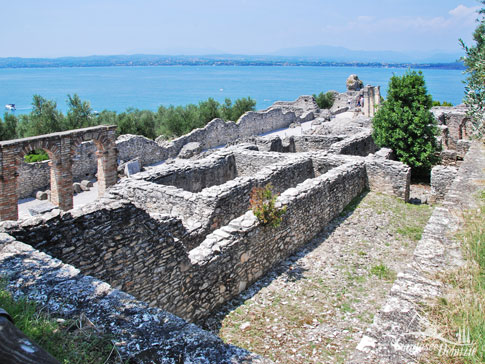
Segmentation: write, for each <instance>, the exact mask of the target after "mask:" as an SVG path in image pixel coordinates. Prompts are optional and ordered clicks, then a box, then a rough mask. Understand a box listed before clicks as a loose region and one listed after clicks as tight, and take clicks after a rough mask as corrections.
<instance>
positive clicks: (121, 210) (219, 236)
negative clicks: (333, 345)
mask: <svg viewBox="0 0 485 364" xmlns="http://www.w3.org/2000/svg"><path fill="white" fill-rule="evenodd" d="M311 167H312V164H311V160H309V159H307V161H305V160H301V163H295V161H290V163H287V166H286V168H283V166H280V167H277V166H271V165H270V166H268V167H267V168H268V171H267V172H266V173H269V174H267V175H266V176H265V175H264V174H261V175H260V176H259V177H257V178H254V182H250V183H256V182H258V183H261V182H263V181H264V183H265V182H269V181H271V182H273V183H274V184H275V185H276V186H277V187H276V188H277V190H280V191H281V190H284V192H283V193H282V194H281V196H280V198H279V201H280V202H281V203H283V204H285V205H287V206H288V212H287V214H286V215H285V218H284V221H283V224H282V225H281V227H280V228H277V229H272V228H268V227H265V226H261V225H260V224H259V223H258V222H257V221H256V220H255V218H254V215H252V213H251V212H250V213H248V214H244V212H245V211H247V208H248V207H247V206H248V205H247V199H248V191H249V187H250V186H251V184H247V185H244V184H242V186H241V185H240V184H238V183H236V182H235V181H229V182H227V183H226V184H225V186H224V185H222V186H213V187H211V188H212V189H214V188H216V190H214V191H207V190H210V189H211V188H209V189H206V190H205V191H203V192H202V193H204V192H206V191H207V192H206V194H205V196H206V198H208V197H209V196H211V195H212V196H213V197H217V198H218V199H216V200H215V202H214V204H213V207H214V208H215V209H214V211H215V212H216V215H217V216H222V217H223V220H222V221H221V222H219V223H218V225H224V224H226V222H227V221H228V219H227V218H225V216H230V215H229V212H231V211H230V210H232V213H233V214H236V215H238V214H244V215H243V216H242V217H238V218H236V219H234V220H232V221H229V222H228V224H227V225H225V227H222V228H221V229H218V230H215V231H213V233H211V234H209V235H208V236H207V237H205V238H204V240H203V241H202V243H200V244H198V246H197V247H196V248H194V249H193V250H192V251H190V252H187V249H188V248H189V245H190V244H189V243H187V242H185V241H184V238H185V237H186V236H187V235H186V231H185V227H183V226H182V223H181V220H180V219H178V218H175V217H165V218H163V217H161V216H160V215H159V214H157V213H155V211H156V210H157V209H156V206H152V207H153V209H152V210H150V211H145V210H143V209H140V208H138V207H136V206H134V204H131V203H129V202H127V201H126V200H123V199H119V200H117V199H116V198H120V197H121V196H117V197H116V196H114V195H111V196H109V198H108V197H106V198H104V199H102V200H100V201H99V202H97V203H93V204H90V205H88V206H86V207H84V208H82V209H80V210H73V211H72V212H66V213H60V212H57V215H56V214H55V213H53V214H52V215H46V216H44V217H42V218H41V217H39V218H33V219H30V220H28V221H27V222H24V223H23V224H22V225H19V224H18V223H4V224H3V225H2V229H4V230H5V231H6V232H9V233H10V234H12V235H13V236H15V237H16V239H18V240H21V241H24V242H27V243H29V244H32V245H34V246H35V247H37V248H39V249H41V250H43V251H45V252H48V253H50V254H52V255H54V256H57V257H62V259H63V261H64V262H66V263H72V264H74V265H76V266H77V267H78V268H80V269H81V271H82V272H83V273H86V274H92V275H94V276H95V277H97V278H99V279H103V280H106V281H108V282H111V283H112V284H113V285H115V286H118V287H120V288H122V289H123V290H125V291H127V292H128V293H131V294H134V295H136V296H137V297H139V298H140V299H143V300H145V301H148V302H149V303H150V304H152V305H157V306H158V307H162V308H164V309H167V310H168V311H170V312H172V313H175V314H177V315H180V316H182V317H184V318H186V319H189V320H197V319H200V318H203V317H205V316H207V315H208V314H209V313H210V312H211V311H212V310H213V309H215V308H216V307H217V306H218V305H220V304H222V303H223V302H224V301H226V300H228V299H230V298H231V297H233V296H234V295H236V294H238V293H239V292H241V290H243V289H245V288H246V287H247V286H248V284H250V283H251V282H253V281H254V280H256V279H257V278H258V277H260V276H261V275H262V274H263V273H264V272H266V271H267V270H268V269H270V268H271V267H272V266H273V264H276V263H277V262H278V261H280V260H281V259H283V258H284V257H286V256H287V255H289V254H291V253H292V252H293V251H294V250H295V249H297V248H298V247H300V246H302V245H303V244H304V243H305V242H306V241H308V240H309V239H311V237H312V236H313V235H314V234H316V233H317V232H318V231H319V230H320V229H321V228H322V227H323V226H325V224H327V223H328V222H329V221H330V220H331V219H332V218H333V217H335V216H336V215H337V214H338V213H340V211H342V209H343V208H344V207H345V206H346V204H348V203H349V202H350V200H352V198H354V197H355V196H356V195H358V194H359V193H360V192H361V191H362V190H363V189H364V188H365V185H366V178H365V165H364V162H362V161H358V162H350V163H346V164H344V165H341V166H339V167H336V168H334V169H331V170H330V171H328V172H327V173H325V174H323V175H321V176H319V177H317V178H310V179H307V178H308V174H311V173H313V171H312V168H311ZM302 168H303V169H302ZM304 170H306V171H307V172H302V171H304ZM305 173H306V174H307V175H305ZM310 177H311V176H310ZM244 178H246V179H248V177H244ZM298 178H299V179H298ZM299 181H304V182H302V183H300V184H298V185H296V183H298V182H299ZM147 183H148V182H147ZM292 186H296V187H292ZM166 187H171V186H166ZM171 188H173V187H171ZM223 189H226V190H225V191H226V194H225V193H224V192H223ZM241 191H242V192H241ZM183 193H189V192H186V191H183ZM235 194H238V195H239V196H241V198H240V199H239V201H242V200H243V199H244V200H245V201H244V203H242V202H237V200H238V199H237V198H235ZM133 196H134V198H135V200H138V197H137V195H133ZM138 196H142V194H140V195H138ZM148 197H149V198H152V197H153V196H148ZM235 201H236V202H235ZM234 204H236V205H238V207H237V208H239V209H240V211H234V210H235V209H236V207H235V205H234ZM224 206H226V208H228V210H227V212H226V210H224ZM161 212H165V211H161ZM197 212H198V211H194V215H195V214H196V213H197ZM249 222H250V223H249ZM173 236H178V237H179V238H178V239H177V240H174V239H173ZM222 287H224V288H222Z"/></svg>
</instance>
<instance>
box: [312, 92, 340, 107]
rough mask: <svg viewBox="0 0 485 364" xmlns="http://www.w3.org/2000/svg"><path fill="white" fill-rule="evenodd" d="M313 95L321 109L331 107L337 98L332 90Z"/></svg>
mask: <svg viewBox="0 0 485 364" xmlns="http://www.w3.org/2000/svg"><path fill="white" fill-rule="evenodd" d="M313 97H314V99H315V101H316V102H317V105H318V107H319V108H320V109H330V108H331V107H332V105H333V102H334V100H335V94H334V93H333V92H332V91H328V92H326V93H323V92H320V93H319V94H318V95H315V94H313Z"/></svg>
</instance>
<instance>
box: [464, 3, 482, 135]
mask: <svg viewBox="0 0 485 364" xmlns="http://www.w3.org/2000/svg"><path fill="white" fill-rule="evenodd" d="M480 2H481V3H482V4H483V5H485V0H481V1H480ZM478 13H479V18H478V19H477V21H478V23H479V24H478V26H477V28H476V29H475V32H474V33H473V40H474V41H475V45H474V46H471V47H467V46H466V45H465V43H464V42H463V40H461V39H460V43H461V45H462V47H463V49H464V50H465V53H466V55H465V57H463V61H464V63H465V66H466V67H467V69H466V71H465V72H466V73H467V74H468V77H467V79H466V82H465V84H466V85H465V100H464V101H465V104H466V105H467V106H468V107H469V115H470V116H471V119H472V125H473V134H474V135H475V136H476V137H479V138H481V137H483V136H485V16H484V15H485V8H482V9H480V11H479V12H478Z"/></svg>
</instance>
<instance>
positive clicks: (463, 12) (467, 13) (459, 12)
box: [448, 4, 480, 19]
mask: <svg viewBox="0 0 485 364" xmlns="http://www.w3.org/2000/svg"><path fill="white" fill-rule="evenodd" d="M478 9H480V7H479V6H472V7H466V6H465V5H463V4H460V5H458V6H457V7H456V8H454V9H453V10H450V11H449V12H448V13H449V14H450V15H451V16H455V17H458V18H469V17H472V18H473V19H475V18H476V17H477V10H478Z"/></svg>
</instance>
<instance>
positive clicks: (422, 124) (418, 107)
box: [373, 71, 437, 172]
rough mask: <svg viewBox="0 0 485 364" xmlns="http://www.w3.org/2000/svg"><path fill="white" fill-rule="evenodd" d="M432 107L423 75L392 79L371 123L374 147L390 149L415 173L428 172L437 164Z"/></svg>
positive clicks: (409, 74) (407, 73)
mask: <svg viewBox="0 0 485 364" xmlns="http://www.w3.org/2000/svg"><path fill="white" fill-rule="evenodd" d="M431 106H432V99H431V96H430V95H428V93H427V90H426V85H425V82H424V77H423V75H422V73H421V72H419V73H418V72H416V71H407V72H406V74H404V75H403V76H401V77H399V76H392V77H391V80H390V81H389V90H388V93H387V99H386V100H385V101H384V102H383V103H382V104H381V105H380V107H379V109H378V110H377V113H376V115H375V117H374V120H373V128H374V133H373V137H374V141H375V142H376V144H377V145H378V146H380V147H388V148H391V149H392V150H393V151H394V153H395V154H396V156H397V158H398V159H399V160H400V161H401V162H403V163H406V164H407V165H409V166H410V167H411V168H412V169H413V170H414V171H419V172H424V171H427V170H429V169H430V168H431V166H432V165H433V164H434V163H436V161H437V158H436V156H435V152H436V151H437V143H436V139H435V135H436V130H437V129H436V120H435V118H434V117H433V114H432V113H431V112H430V109H431Z"/></svg>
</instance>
